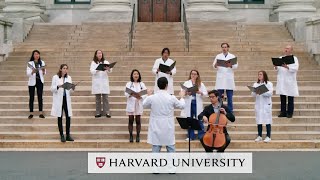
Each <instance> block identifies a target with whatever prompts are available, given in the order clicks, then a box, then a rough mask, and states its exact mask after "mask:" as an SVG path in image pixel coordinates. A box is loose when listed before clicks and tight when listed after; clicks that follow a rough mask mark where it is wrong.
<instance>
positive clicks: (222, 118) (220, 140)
mask: <svg viewBox="0 0 320 180" xmlns="http://www.w3.org/2000/svg"><path fill="white" fill-rule="evenodd" d="M221 106H222V100H221V98H219V105H218V108H219V111H218V113H212V114H211V115H210V117H209V121H208V126H209V127H208V130H207V131H206V133H205V134H204V136H203V143H204V144H205V145H206V146H208V147H211V148H215V149H219V148H222V147H224V146H226V134H225V133H224V127H226V126H227V122H228V119H227V117H226V115H225V114H221V113H220V108H221Z"/></svg>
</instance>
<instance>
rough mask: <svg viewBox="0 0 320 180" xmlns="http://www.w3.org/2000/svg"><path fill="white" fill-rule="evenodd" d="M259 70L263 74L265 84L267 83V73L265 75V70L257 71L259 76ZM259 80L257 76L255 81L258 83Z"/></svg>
mask: <svg viewBox="0 0 320 180" xmlns="http://www.w3.org/2000/svg"><path fill="white" fill-rule="evenodd" d="M260 72H262V75H263V81H264V82H265V83H266V84H267V83H268V81H269V78H268V75H267V73H266V71H259V72H258V76H259V73H260ZM259 82H260V81H259V78H258V81H257V83H259Z"/></svg>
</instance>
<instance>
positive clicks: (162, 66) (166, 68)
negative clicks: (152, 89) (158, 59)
mask: <svg viewBox="0 0 320 180" xmlns="http://www.w3.org/2000/svg"><path fill="white" fill-rule="evenodd" d="M175 66H176V61H175V62H174V63H172V64H171V65H170V66H167V65H165V64H159V70H160V71H161V72H163V73H167V72H170V71H171V70H172V69H173V68H174V67H175Z"/></svg>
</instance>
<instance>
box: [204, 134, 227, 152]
mask: <svg viewBox="0 0 320 180" xmlns="http://www.w3.org/2000/svg"><path fill="white" fill-rule="evenodd" d="M200 142H201V144H202V147H203V148H204V150H205V151H206V152H213V150H214V149H216V148H213V147H208V146H206V145H205V144H204V143H203V138H201V139H200ZM230 142H231V138H230V136H229V134H226V145H225V146H224V147H222V148H219V149H216V150H217V152H224V150H225V149H226V148H227V147H228V146H229V144H230Z"/></svg>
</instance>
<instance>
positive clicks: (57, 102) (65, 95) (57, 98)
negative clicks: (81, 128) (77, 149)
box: [51, 64, 75, 142]
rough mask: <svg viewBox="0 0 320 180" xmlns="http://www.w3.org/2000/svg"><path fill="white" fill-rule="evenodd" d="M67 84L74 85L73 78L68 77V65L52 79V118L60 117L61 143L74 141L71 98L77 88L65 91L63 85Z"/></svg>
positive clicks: (63, 65) (64, 65)
mask: <svg viewBox="0 0 320 180" xmlns="http://www.w3.org/2000/svg"><path fill="white" fill-rule="evenodd" d="M66 82H69V83H72V79H71V76H69V75H68V65H66V64H62V65H61V66H60V69H59V72H58V73H57V75H54V76H53V77H52V84H51V92H52V93H53V98H52V109H51V116H54V117H58V128H59V132H60V137H61V142H66V140H67V141H74V140H73V138H72V137H71V135H70V123H71V116H72V107H71V96H70V94H71V93H72V92H73V91H74V89H75V87H73V88H72V89H70V90H67V89H64V88H63V87H62V85H63V84H64V83H66ZM63 111H64V113H65V116H66V138H65V137H64V135H63V126H62V115H63Z"/></svg>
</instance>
